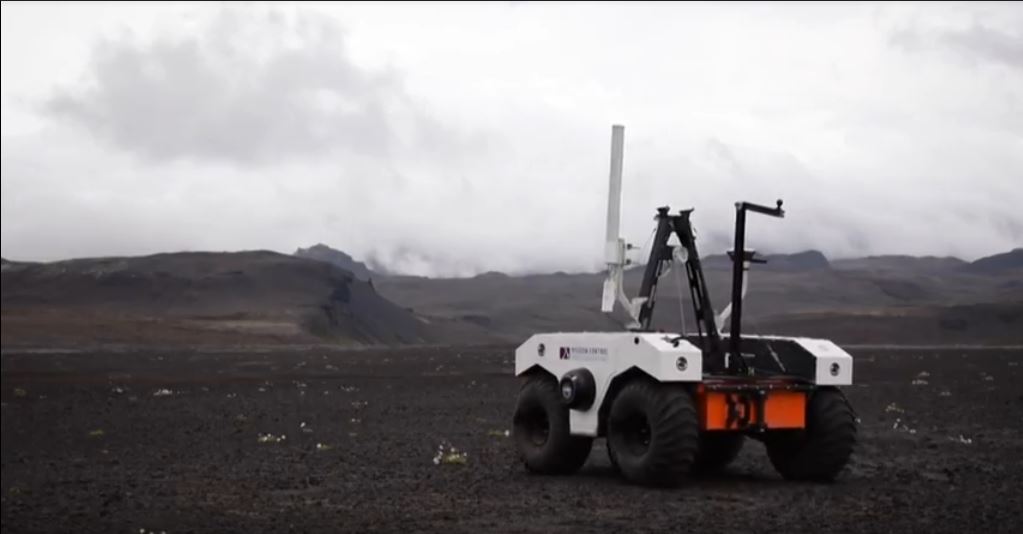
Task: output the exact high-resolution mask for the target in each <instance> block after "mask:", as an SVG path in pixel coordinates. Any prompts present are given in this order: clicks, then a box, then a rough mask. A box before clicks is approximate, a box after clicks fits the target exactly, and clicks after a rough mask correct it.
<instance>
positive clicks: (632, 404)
mask: <svg viewBox="0 0 1023 534" xmlns="http://www.w3.org/2000/svg"><path fill="white" fill-rule="evenodd" d="M607 439H608V447H609V449H610V450H609V452H610V455H611V458H612V463H613V464H617V466H618V469H619V471H621V473H622V475H624V476H625V478H626V480H628V481H630V482H634V483H638V484H644V485H653V486H676V485H678V484H679V483H681V482H682V481H683V480H685V477H686V475H687V474H688V473H689V469H690V467H691V465H692V463H693V458H694V457H695V456H696V447H697V441H698V439H699V421H698V420H697V417H696V406H695V404H694V403H693V397H692V396H691V395H690V394H689V392H688V391H686V390H685V389H683V388H682V387H681V386H678V385H673V384H659V383H656V382H653V381H647V380H638V381H634V382H632V383H630V384H627V385H626V386H625V387H624V388H622V390H621V392H619V393H618V395H617V396H616V397H615V399H614V401H613V403H612V404H611V411H610V412H609V413H608V418H607Z"/></svg>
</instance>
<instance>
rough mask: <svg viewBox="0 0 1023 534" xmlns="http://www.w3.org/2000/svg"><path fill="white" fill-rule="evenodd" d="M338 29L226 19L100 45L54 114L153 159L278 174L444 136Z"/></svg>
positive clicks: (277, 17)
mask: <svg viewBox="0 0 1023 534" xmlns="http://www.w3.org/2000/svg"><path fill="white" fill-rule="evenodd" d="M344 35H345V33H344V31H343V30H342V29H341V28H340V27H338V25H337V24H335V23H333V22H332V21H331V20H330V19H326V18H323V17H315V16H307V15H301V14H299V15H297V16H294V17H287V16H285V15H284V14H283V13H281V12H278V11H269V12H266V13H260V12H258V11H256V10H253V11H248V10H245V11H242V10H237V9H224V10H222V11H220V12H219V14H218V15H216V16H215V17H213V19H212V20H210V21H209V22H208V23H206V24H204V25H203V26H202V27H200V28H198V30H197V31H194V32H190V33H188V34H181V35H159V36H157V37H155V38H154V39H152V40H143V39H137V38H131V37H126V38H120V39H107V40H104V41H103V42H102V43H101V44H99V45H98V46H97V47H96V48H95V50H94V54H93V59H92V63H91V65H90V68H89V73H90V76H89V77H88V78H87V79H85V80H84V81H83V83H82V84H81V85H80V86H75V87H64V88H61V89H59V90H58V91H57V92H56V93H55V94H54V95H53V96H52V97H51V98H50V99H49V100H48V101H47V102H46V104H45V110H46V112H48V113H49V114H51V115H52V116H53V117H56V118H58V119H62V120H66V121H70V122H72V123H74V124H76V125H78V126H81V127H84V128H85V129H86V130H88V131H89V132H90V133H94V134H97V135H98V136H100V137H101V138H103V139H106V140H108V141H109V142H111V143H113V144H114V145H116V146H117V147H119V148H121V149H124V150H127V151H130V152H132V153H135V154H137V155H139V156H142V157H144V158H147V159H150V160H157V161H162V160H172V159H178V158H189V159H196V160H214V161H226V162H231V163H235V164H245V165H251V164H266V163H273V162H278V161H281V160H282V159H294V158H303V157H310V156H317V155H322V154H325V153H348V154H357V155H362V156H370V157H378V158H383V157H389V156H394V155H395V152H396V151H397V150H399V149H401V148H404V147H409V146H411V147H416V146H421V145H426V144H431V143H433V144H435V143H436V138H437V137H438V136H441V135H443V134H444V133H445V132H443V131H442V130H441V129H440V128H439V126H438V125H437V124H435V123H434V121H432V120H431V119H430V118H429V117H428V116H426V114H425V113H423V112H422V111H421V110H420V109H419V108H418V107H417V106H416V105H415V104H414V102H413V101H412V99H411V98H410V97H409V95H408V94H407V92H406V91H405V88H404V87H403V84H402V81H401V76H400V73H398V72H395V71H389V70H379V71H378V70H372V69H368V68H364V67H361V66H359V65H357V64H356V63H355V62H353V60H352V59H351V58H350V57H349V55H348V48H347V45H346V42H345V39H344Z"/></svg>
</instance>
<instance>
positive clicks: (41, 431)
mask: <svg viewBox="0 0 1023 534" xmlns="http://www.w3.org/2000/svg"><path fill="white" fill-rule="evenodd" d="M853 352H854V354H855V356H856V357H857V363H856V365H857V367H856V379H857V385H856V386H853V387H850V388H847V390H846V391H847V394H848V396H849V398H850V400H851V402H852V403H853V406H854V407H855V408H856V410H857V411H858V414H859V417H860V418H861V427H860V444H859V446H858V451H857V453H856V456H855V458H854V461H853V464H852V465H851V466H850V468H849V469H848V470H847V472H846V473H844V475H843V476H842V477H841V478H840V479H839V481H838V482H836V483H833V484H811V483H792V482H786V481H783V480H782V479H781V478H780V477H779V476H778V475H777V474H776V473H775V472H774V471H773V469H772V468H771V465H770V463H769V462H768V460H767V457H766V455H765V454H764V450H763V447H762V446H761V445H760V444H759V443H758V442H755V441H749V440H748V441H747V445H746V448H745V449H744V450H743V453H742V454H741V456H740V457H739V459H738V460H737V461H736V462H735V463H734V464H733V465H732V466H731V467H730V468H729V470H728V471H727V472H726V473H725V474H723V475H719V476H715V477H711V478H703V479H694V480H692V481H690V482H689V483H688V484H687V485H685V486H684V487H682V488H679V489H673V490H656V489H649V488H643V487H636V486H631V485H628V484H626V483H625V482H624V481H623V480H621V479H620V478H619V477H618V476H617V475H616V474H615V473H614V472H613V471H612V470H611V468H610V466H609V464H608V460H607V456H606V454H605V452H604V442H603V440H598V441H596V442H595V444H594V450H593V454H592V455H591V457H590V460H589V463H588V464H587V465H586V466H585V467H584V468H583V470H582V471H581V472H580V473H578V474H577V475H574V476H568V477H543V476H536V475H530V474H527V473H526V472H525V471H524V469H523V468H522V466H521V465H520V464H519V462H518V460H517V459H516V456H515V451H514V449H513V446H512V440H511V439H510V438H508V437H506V435H505V434H506V431H508V430H510V428H511V423H510V420H511V415H512V411H513V407H514V402H515V397H516V393H517V391H518V383H517V381H516V379H515V378H513V376H512V363H513V362H512V359H513V356H512V350H511V349H509V348H499V349H479V348H475V349H460V348H443V349H440V348H417V349H401V350H388V351H383V350H372V351H350V352H339V351H329V350H324V349H309V350H291V351H283V352H282V351H277V352H260V351H256V350H253V351H244V352H243V351H235V352H226V353H206V352H196V351H191V352H181V351H178V352H172V351H163V352H160V351H154V352H121V353H89V354H85V353H76V354H53V353H51V354H42V353H35V354H13V353H5V354H4V355H3V359H2V371H3V372H2V387H3V390H2V401H3V407H2V415H3V421H2V423H3V433H2V445H3V454H2V462H3V463H2V473H3V481H2V486H3V487H2V490H3V494H2V520H3V532H4V533H15V532H53V531H60V532H133V533H137V532H142V531H143V529H144V531H146V532H149V531H156V532H160V531H166V532H242V531H244V532H263V531H285V530H294V531H299V532H310V531H359V532H361V531H399V530H404V531H423V530H429V531H445V532H448V531H458V532H481V531H483V532H491V531H514V532H522V531H540V532H555V531H565V532H569V531H570V532H573V533H574V532H580V531H599V530H607V531H612V530H622V531H625V532H634V531H662V530H672V531H675V530H682V529H684V530H689V531H697V530H702V531H711V532H715V531H743V532H779V531H782V532H792V531H795V532H803V531H831V532H877V531H891V532H899V531H917V532H919V531H927V532H956V533H962V532H1020V531H1021V530H1020V529H1021V525H1023V385H1021V384H1023V380H1021V378H1023V369H1021V366H1020V364H1019V360H1020V359H1021V358H1020V356H1023V354H1021V351H1019V350H994V349H991V350H963V349H945V350H933V349H916V350H889V349H885V350H876V349H871V350H855V351H853ZM914 381H916V382H914ZM914 384H915V385H914ZM261 436H262V439H261ZM440 446H444V447H445V450H444V452H445V453H450V451H449V450H448V449H447V448H446V447H448V446H453V447H455V448H456V449H457V450H458V451H459V452H464V453H466V456H458V455H457V454H455V455H451V456H450V457H449V458H445V459H444V460H450V459H454V460H455V462H452V463H447V462H445V461H441V462H440V463H435V462H434V459H435V458H436V457H437V453H438V447H440ZM463 459H464V463H459V461H460V460H463Z"/></svg>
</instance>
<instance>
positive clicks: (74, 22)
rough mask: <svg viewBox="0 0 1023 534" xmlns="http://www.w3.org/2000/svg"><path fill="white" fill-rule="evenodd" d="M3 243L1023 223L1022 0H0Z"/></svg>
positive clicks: (449, 258)
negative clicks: (645, 0) (613, 166)
mask: <svg viewBox="0 0 1023 534" xmlns="http://www.w3.org/2000/svg"><path fill="white" fill-rule="evenodd" d="M2 6H3V7H2V10H3V12H2V24H3V31H2V38H3V43H2V44H3V46H2V54H3V58H2V60H3V61H2V70H3V72H2V85H3V87H2V93H3V94H2V106H3V109H2V142H3V144H2V147H3V154H2V172H3V174H2V254H3V256H4V257H5V258H8V259H19V260H53V259H62V258H69V257H80V256H100V255H137V254H148V253H154V252H163V251H178V250H244V249H270V250H277V251H281V252H289V253H290V252H292V251H293V250H294V249H295V248H296V247H299V246H308V245H311V244H313V243H317V242H323V243H326V244H329V245H331V246H334V247H336V248H339V249H342V250H345V251H347V252H349V253H350V254H352V255H353V256H355V257H356V258H359V259H372V260H374V261H377V262H379V263H381V264H383V265H386V266H387V267H389V268H391V269H393V270H397V271H402V272H408V273H415V274H427V275H472V274H475V273H478V272H482V271H487V270H498V271H505V272H512V273H518V272H535V271H553V270H565V271H578V270H596V269H598V268H600V262H601V253H602V247H603V244H602V241H603V233H604V216H605V209H606V207H605V206H606V195H607V173H608V158H609V154H608V149H609V144H610V130H611V125H612V124H614V123H620V124H624V125H625V126H626V154H625V182H624V187H623V190H624V206H623V216H622V224H623V235H624V236H625V237H626V238H627V239H629V240H630V241H632V242H634V243H636V244H637V245H642V244H643V243H645V242H646V241H647V238H648V237H649V235H650V231H651V230H652V220H651V217H652V215H653V213H654V210H655V208H656V207H657V206H660V205H671V206H672V207H673V208H685V207H695V208H696V212H695V214H694V219H695V223H696V227H697V231H698V239H699V241H698V244H699V246H700V247H701V251H702V252H704V253H705V254H710V253H719V252H722V251H724V250H725V249H726V248H728V239H729V235H730V232H731V226H732V218H733V217H734V208H733V205H732V204H733V202H735V201H737V200H749V201H754V202H761V203H767V204H770V203H773V201H774V200H775V199H776V198H782V199H784V200H785V206H786V209H787V212H788V217H787V218H786V219H784V220H780V221H779V220H775V219H757V220H755V221H754V222H755V224H754V228H753V229H752V230H751V235H750V240H751V241H752V243H751V246H753V247H756V248H758V249H760V250H764V251H776V252H792V251H798V250H803V249H807V248H816V249H819V250H822V251H823V252H824V253H825V254H827V255H829V256H830V257H847V256H859V255H867V254H914V255H925V254H926V255H956V256H960V257H962V258H965V259H975V258H977V257H979V256H983V255H988V254H992V253H997V252H1002V251H1005V250H1008V249H1011V248H1013V247H1018V246H1021V245H1023V4H1018V3H1017V4H1010V3H1004V4H984V3H978V2H971V3H958V4H957V3H942V4H917V3H912V4H817V5H814V4H803V3H798V4H719V3H713V4H678V5H671V4H642V3H635V2H631V3H628V4H626V3H621V4H614V3H601V4H596V3H594V4H585V3H572V4H568V3H566V4H533V3H529V2H511V3H488V4H482V3H481V4H462V3H457V4H456V3H450V4H427V3H415V4H411V3H410V4H365V5H362V4H352V3H340V4H330V5H327V4H320V3H312V4H308V5H301V4H298V3H294V4H293V3H288V4H286V5H285V4H281V5H273V4H252V5H240V4H231V5H222V6H218V5H216V4H149V3H138V4H121V3H117V4H59V5H48V4H41V3H30V4H22V3H14V4H11V3H6V2H5V3H3V4H2Z"/></svg>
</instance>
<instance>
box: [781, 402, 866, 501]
mask: <svg viewBox="0 0 1023 534" xmlns="http://www.w3.org/2000/svg"><path fill="white" fill-rule="evenodd" d="M764 445H766V446H767V456H768V457H769V458H770V459H771V464H773V465H774V468H775V469H776V470H777V471H778V473H780V474H781V475H782V476H783V477H785V478H786V479H789V480H813V481H821V482H828V481H832V480H834V479H835V478H836V477H837V476H838V475H839V473H841V472H842V469H844V468H845V466H846V464H847V463H848V462H849V458H850V457H851V456H852V452H853V448H854V447H855V445H856V415H855V413H854V412H853V409H852V406H850V405H849V401H848V400H846V398H845V395H843V394H842V392H841V391H838V390H836V389H819V390H817V391H816V392H814V393H813V394H812V396H811V397H810V399H809V401H808V403H807V407H806V428H805V429H804V430H798V431H776V432H769V433H768V435H767V436H765V439H764Z"/></svg>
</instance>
